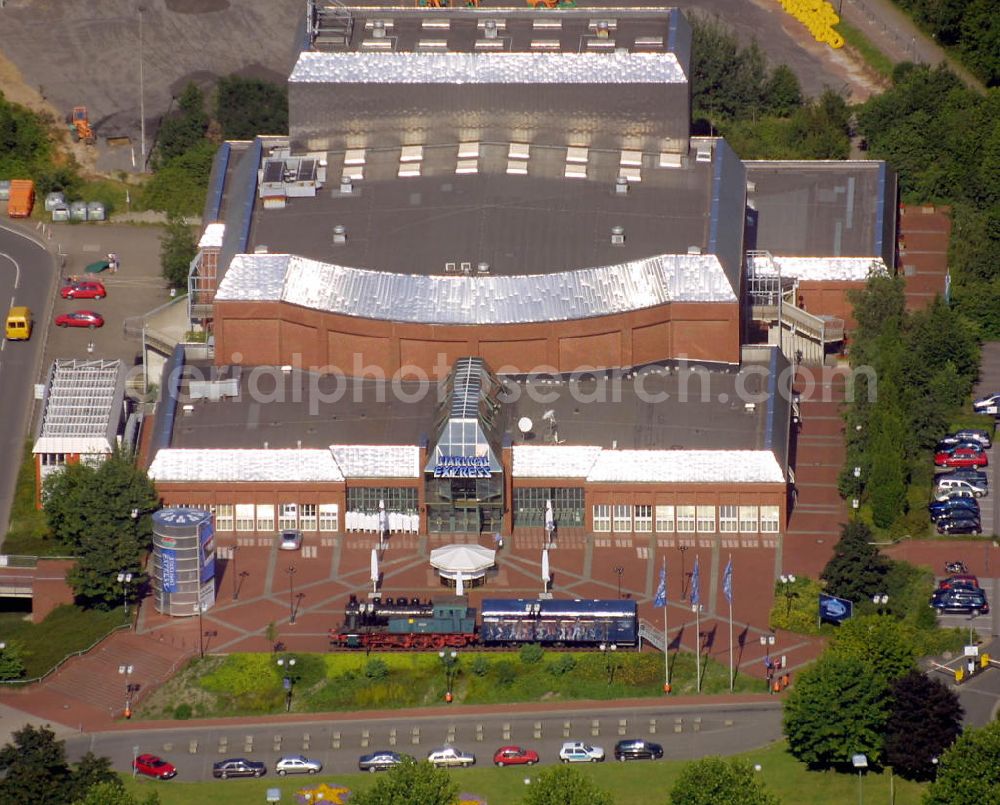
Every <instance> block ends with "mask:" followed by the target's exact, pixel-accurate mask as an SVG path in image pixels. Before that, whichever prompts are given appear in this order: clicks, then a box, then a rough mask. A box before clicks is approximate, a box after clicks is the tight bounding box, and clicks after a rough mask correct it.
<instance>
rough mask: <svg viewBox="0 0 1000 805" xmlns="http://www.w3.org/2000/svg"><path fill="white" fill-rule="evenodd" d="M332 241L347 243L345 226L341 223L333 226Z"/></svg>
mask: <svg viewBox="0 0 1000 805" xmlns="http://www.w3.org/2000/svg"><path fill="white" fill-rule="evenodd" d="M333 242H334V243H347V227H346V226H344V225H343V224H337V225H336V226H335V227H334V228H333Z"/></svg>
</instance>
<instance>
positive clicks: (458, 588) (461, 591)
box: [455, 570, 465, 595]
mask: <svg viewBox="0 0 1000 805" xmlns="http://www.w3.org/2000/svg"><path fill="white" fill-rule="evenodd" d="M463 582H464V577H463V576H462V571H461V570H460V571H458V575H457V576H455V595H465V584H464V583H463Z"/></svg>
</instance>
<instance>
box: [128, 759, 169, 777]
mask: <svg viewBox="0 0 1000 805" xmlns="http://www.w3.org/2000/svg"><path fill="white" fill-rule="evenodd" d="M132 768H133V769H135V770H136V772H137V773H138V774H145V775H146V776H147V777H156V778H157V779H158V780H170V779H172V778H174V777H176V776H177V768H176V767H175V766H174V764H173V763H167V761H165V760H164V759H163V758H161V757H159V756H157V755H149V754H144V755H139V756H138V757H137V758H136V759H135V762H134V763H133V764H132Z"/></svg>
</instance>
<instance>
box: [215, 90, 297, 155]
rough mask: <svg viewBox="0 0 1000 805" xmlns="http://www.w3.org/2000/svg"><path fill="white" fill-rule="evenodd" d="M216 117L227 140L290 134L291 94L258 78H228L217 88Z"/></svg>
mask: <svg viewBox="0 0 1000 805" xmlns="http://www.w3.org/2000/svg"><path fill="white" fill-rule="evenodd" d="M215 117H216V119H217V120H218V121H219V125H220V126H221V127H222V135H223V137H225V138H226V139H227V140H252V139H253V138H254V137H256V136H257V135H258V134H288V91H287V90H286V89H285V88H284V87H283V86H278V85H277V84H271V83H268V82H267V81H261V80H260V79H257V78H243V77H241V76H238V75H229V76H225V77H223V78H221V79H219V83H218V85H217V87H216V100H215Z"/></svg>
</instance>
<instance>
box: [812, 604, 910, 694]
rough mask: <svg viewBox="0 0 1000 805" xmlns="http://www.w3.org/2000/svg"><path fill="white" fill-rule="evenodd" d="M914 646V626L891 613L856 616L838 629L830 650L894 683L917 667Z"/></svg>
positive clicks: (874, 674)
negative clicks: (908, 624)
mask: <svg viewBox="0 0 1000 805" xmlns="http://www.w3.org/2000/svg"><path fill="white" fill-rule="evenodd" d="M913 646H914V638H913V629H912V628H910V627H908V626H906V625H904V624H903V623H901V622H900V621H898V620H896V618H894V617H892V616H891V615H860V616H858V615H855V616H854V617H853V618H849V619H848V620H846V621H844V622H843V623H842V624H841V625H840V628H839V629H837V633H836V635H834V637H833V640H832V641H831V643H830V648H829V651H830V652H831V653H832V654H835V655H836V656H838V657H842V658H843V659H846V660H848V661H849V662H853V663H855V665H856V666H857V667H858V668H863V669H864V673H869V674H871V675H873V676H876V677H878V678H879V679H881V680H882V681H883V682H886V683H892V682H894V681H895V680H897V679H899V678H900V677H902V676H905V675H906V674H908V673H909V672H911V671H913V670H914V668H915V667H916V662H917V656H916V651H915V650H914V647H913Z"/></svg>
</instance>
